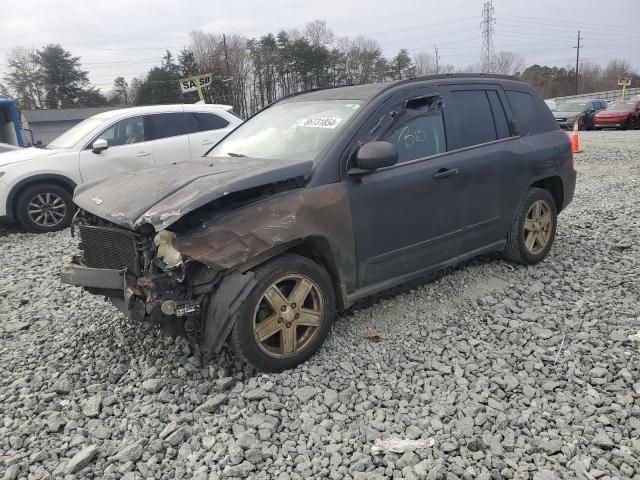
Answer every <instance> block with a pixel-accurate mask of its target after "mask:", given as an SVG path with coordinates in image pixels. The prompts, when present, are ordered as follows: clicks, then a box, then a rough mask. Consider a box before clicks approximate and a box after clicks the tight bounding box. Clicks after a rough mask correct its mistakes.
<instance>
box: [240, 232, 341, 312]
mask: <svg viewBox="0 0 640 480" xmlns="http://www.w3.org/2000/svg"><path fill="white" fill-rule="evenodd" d="M285 253H295V254H297V255H300V256H302V257H306V258H308V259H309V260H312V261H313V262H315V263H317V264H318V265H320V266H321V267H322V268H324V269H325V270H326V271H327V273H328V274H329V277H330V278H331V283H332V285H333V289H334V293H335V297H336V305H337V307H338V308H339V309H344V308H347V307H348V302H347V287H346V285H345V283H344V281H343V275H342V273H341V271H340V268H339V266H338V261H337V259H336V255H335V253H334V251H333V249H332V248H331V244H330V242H329V240H328V239H326V238H325V237H322V236H320V235H310V236H307V237H304V238H299V239H296V240H292V241H290V242H287V243H284V244H280V245H277V246H275V247H274V248H272V249H270V250H267V251H265V252H263V253H261V254H260V255H257V256H256V257H254V258H253V259H252V260H250V261H249V262H247V263H245V264H244V265H242V266H241V267H240V268H238V270H240V271H243V272H246V271H248V270H251V269H253V268H255V267H258V266H259V265H262V264H264V263H265V262H267V261H269V260H271V259H273V258H276V257H278V256H280V255H283V254H285Z"/></svg>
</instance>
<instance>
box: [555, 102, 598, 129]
mask: <svg viewBox="0 0 640 480" xmlns="http://www.w3.org/2000/svg"><path fill="white" fill-rule="evenodd" d="M606 108H607V102H606V100H589V101H586V102H564V103H558V104H557V106H556V109H555V110H554V111H553V116H554V117H555V119H556V121H557V122H558V125H559V126H560V128H566V129H569V130H570V129H572V128H573V124H574V123H575V122H576V121H579V122H580V123H579V124H578V126H579V128H580V130H591V129H592V128H593V117H594V116H595V114H596V113H597V112H599V111H601V110H604V109H606Z"/></svg>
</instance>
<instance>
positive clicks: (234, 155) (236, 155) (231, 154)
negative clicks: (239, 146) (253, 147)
mask: <svg viewBox="0 0 640 480" xmlns="http://www.w3.org/2000/svg"><path fill="white" fill-rule="evenodd" d="M227 155H229V156H230V157H246V155H244V154H243V153H233V152H227Z"/></svg>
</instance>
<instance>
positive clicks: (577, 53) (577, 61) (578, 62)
mask: <svg viewBox="0 0 640 480" xmlns="http://www.w3.org/2000/svg"><path fill="white" fill-rule="evenodd" d="M580 40H582V37H581V36H580V30H578V45H577V46H575V47H573V48H575V49H576V95H577V94H578V68H579V67H580Z"/></svg>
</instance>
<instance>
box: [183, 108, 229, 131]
mask: <svg viewBox="0 0 640 480" xmlns="http://www.w3.org/2000/svg"><path fill="white" fill-rule="evenodd" d="M184 116H185V121H186V128H187V133H197V132H208V131H210V130H219V129H220V128H225V127H227V126H228V125H229V122H228V121H226V120H225V119H224V118H222V117H219V116H218V115H215V114H213V113H201V112H185V114H184Z"/></svg>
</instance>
